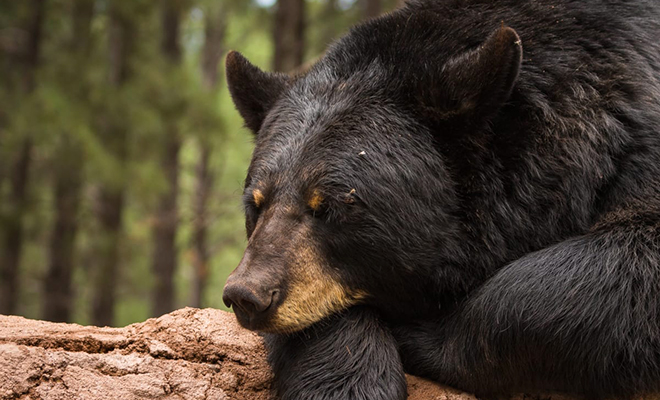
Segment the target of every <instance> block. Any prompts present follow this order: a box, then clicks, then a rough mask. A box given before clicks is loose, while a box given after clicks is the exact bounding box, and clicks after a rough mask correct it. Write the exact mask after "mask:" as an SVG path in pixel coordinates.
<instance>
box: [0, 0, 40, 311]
mask: <svg viewBox="0 0 660 400" xmlns="http://www.w3.org/2000/svg"><path fill="white" fill-rule="evenodd" d="M26 3H27V4H26V6H27V7H28V8H29V11H30V17H29V20H28V21H27V24H26V28H25V31H26V32H27V48H26V51H25V53H24V56H23V57H22V59H21V60H19V62H18V63H17V66H18V68H22V69H23V82H22V90H23V91H24V93H25V94H29V93H32V92H33V90H34V87H35V81H36V71H37V68H38V67H39V56H40V48H41V42H42V25H43V20H44V13H45V8H46V4H45V0H30V1H29V2H26ZM32 146H33V144H32V139H31V138H30V137H29V136H28V137H26V138H25V139H24V141H23V143H22V145H21V147H20V150H19V153H18V157H17V158H16V160H15V162H14V163H13V165H11V167H10V169H9V171H8V178H9V180H10V185H9V188H10V193H9V196H8V199H7V203H8V204H7V206H8V209H9V212H8V215H7V220H6V221H5V224H4V225H5V230H4V249H3V251H2V259H0V278H1V279H0V313H1V314H14V313H16V307H17V305H18V295H19V280H18V268H19V265H20V261H21V260H20V257H21V251H22V250H23V216H24V214H25V208H26V203H27V188H28V179H29V168H30V161H31V158H32Z"/></svg>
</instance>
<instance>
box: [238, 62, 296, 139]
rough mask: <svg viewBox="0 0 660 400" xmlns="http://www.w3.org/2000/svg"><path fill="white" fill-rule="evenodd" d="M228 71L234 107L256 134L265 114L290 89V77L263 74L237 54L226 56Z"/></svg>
mask: <svg viewBox="0 0 660 400" xmlns="http://www.w3.org/2000/svg"><path fill="white" fill-rule="evenodd" d="M225 70H226V74H227V86H229V93H230V94H231V98H232V100H233V101H234V105H235V106H236V109H237V110H238V112H239V113H240V114H241V116H242V117H243V120H244V121H245V125H246V126H247V127H248V128H250V130H251V131H252V132H254V133H255V134H256V133H257V132H259V129H260V128H261V124H262V123H263V122H264V118H266V114H268V111H270V109H271V108H272V107H273V105H274V104H275V101H276V100H277V99H278V98H279V97H280V94H282V91H284V89H285V88H286V87H287V85H288V81H289V77H288V76H287V75H285V74H279V73H268V72H264V71H262V70H260V69H259V68H258V67H256V66H254V65H252V64H251V63H250V62H249V61H248V60H247V58H245V57H243V56H242V55H241V54H240V53H238V52H236V51H231V52H229V54H227V60H226V68H225Z"/></svg>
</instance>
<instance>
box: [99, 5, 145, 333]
mask: <svg viewBox="0 0 660 400" xmlns="http://www.w3.org/2000/svg"><path fill="white" fill-rule="evenodd" d="M120 1H121V0H115V1H113V2H111V3H110V6H109V7H110V10H109V17H110V18H109V22H108V23H109V37H108V56H109V64H110V71H109V76H108V80H109V84H110V86H111V87H112V88H113V90H114V92H115V94H116V93H118V92H119V91H121V90H122V88H123V86H124V85H125V84H126V82H127V81H128V80H129V79H130V76H131V70H130V68H129V65H130V56H131V54H132V50H133V41H134V40H135V37H134V36H135V25H134V22H133V21H132V19H131V16H130V15H126V14H125V11H124V12H122V6H121V5H118V3H119V2H120ZM115 114H116V113H115ZM115 114H113V113H110V112H108V113H107V114H106V115H104V120H103V123H102V126H101V127H100V132H99V133H100V139H101V142H102V143H103V144H104V147H105V148H106V149H107V150H108V152H109V154H111V155H112V156H113V158H114V159H115V161H116V162H117V164H118V165H119V169H120V173H121V175H122V178H123V176H124V175H125V174H124V168H125V165H126V161H127V158H128V150H127V146H128V144H127V142H128V127H127V126H126V125H125V121H124V118H123V116H121V115H115ZM124 186H125V184H124V182H123V179H122V180H120V182H114V183H112V184H111V183H105V184H102V185H101V187H100V190H99V199H98V200H99V202H98V210H97V214H98V219H99V222H100V229H101V233H100V235H99V237H98V238H97V251H98V254H97V256H96V257H95V259H96V261H97V262H98V264H97V265H96V267H95V268H94V271H93V272H94V274H95V276H94V295H93V299H92V323H93V324H95V325H99V326H109V325H113V320H114V307H115V292H116V286H117V285H116V283H117V276H118V274H119V248H120V245H121V232H122V214H123V211H124V190H125V188H124Z"/></svg>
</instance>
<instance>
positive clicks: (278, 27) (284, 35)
mask: <svg viewBox="0 0 660 400" xmlns="http://www.w3.org/2000/svg"><path fill="white" fill-rule="evenodd" d="M273 38H274V44H275V55H274V58H273V69H274V70H275V71H282V72H290V71H293V70H294V69H296V68H298V67H299V66H301V65H302V63H303V56H304V51H305V40H304V39H305V0H278V1H277V9H276V11H275V29H274V31H273Z"/></svg>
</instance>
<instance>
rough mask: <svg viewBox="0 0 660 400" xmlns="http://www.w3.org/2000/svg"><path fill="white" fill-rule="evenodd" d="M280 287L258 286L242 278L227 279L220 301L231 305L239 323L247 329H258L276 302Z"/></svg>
mask: <svg viewBox="0 0 660 400" xmlns="http://www.w3.org/2000/svg"><path fill="white" fill-rule="evenodd" d="M280 292H281V291H280V289H278V288H271V287H259V286H258V285H255V284H253V283H250V282H248V281H246V280H243V279H240V278H239V279H229V280H228V281H227V285H226V286H225V290H224V293H223V295H222V301H223V302H224V303H225V305H226V306H227V307H231V308H232V309H233V310H234V313H235V314H236V318H237V319H238V322H240V324H241V325H242V326H243V327H245V328H247V329H258V327H259V326H260V325H262V324H263V323H264V322H265V320H266V319H267V317H268V315H269V314H270V311H272V309H273V308H274V305H275V304H277V301H278V300H279V297H280Z"/></svg>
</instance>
